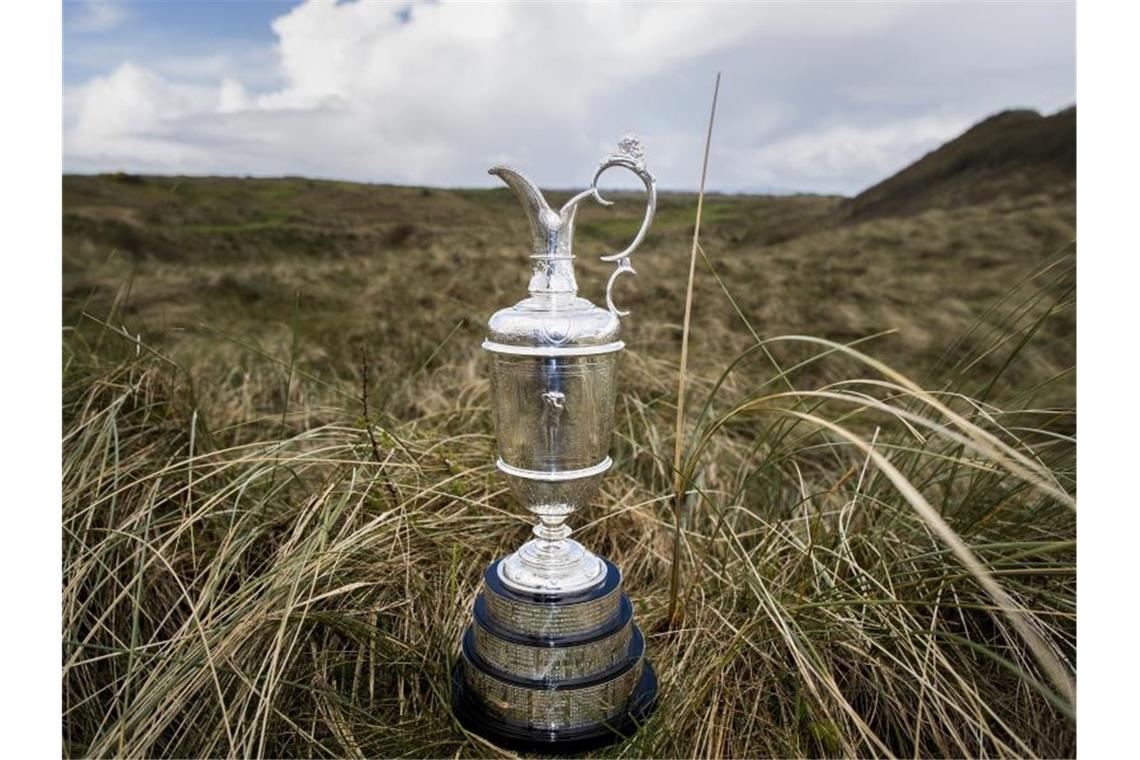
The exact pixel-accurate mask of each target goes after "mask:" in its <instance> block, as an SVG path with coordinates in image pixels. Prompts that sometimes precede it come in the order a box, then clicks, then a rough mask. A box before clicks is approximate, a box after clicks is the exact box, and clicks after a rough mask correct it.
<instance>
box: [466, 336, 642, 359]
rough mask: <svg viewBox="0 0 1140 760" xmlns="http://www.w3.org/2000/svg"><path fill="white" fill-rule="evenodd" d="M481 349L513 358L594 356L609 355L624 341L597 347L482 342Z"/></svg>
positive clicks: (623, 346)
mask: <svg viewBox="0 0 1140 760" xmlns="http://www.w3.org/2000/svg"><path fill="white" fill-rule="evenodd" d="M483 348H485V349H487V350H488V351H493V352H495V353H496V354H513V355H515V356H594V355H595V354H611V353H613V352H614V351H621V350H622V349H623V348H625V341H621V340H615V341H614V342H612V343H603V344H601V345H599V346H512V345H509V344H507V343H496V342H495V341H493V340H485V341H483Z"/></svg>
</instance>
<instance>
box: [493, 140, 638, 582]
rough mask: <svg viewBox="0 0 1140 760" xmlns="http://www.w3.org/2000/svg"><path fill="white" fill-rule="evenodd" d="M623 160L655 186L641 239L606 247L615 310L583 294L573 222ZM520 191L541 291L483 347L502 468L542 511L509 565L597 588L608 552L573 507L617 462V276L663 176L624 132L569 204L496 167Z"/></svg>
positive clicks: (533, 286)
mask: <svg viewBox="0 0 1140 760" xmlns="http://www.w3.org/2000/svg"><path fill="white" fill-rule="evenodd" d="M612 168H623V169H626V170H628V171H631V172H633V173H634V174H635V175H636V176H637V177H638V178H640V179H641V181H642V183H643V184H644V186H645V191H646V194H647V202H646V208H645V215H644V218H643V220H642V224H641V227H640V229H639V230H638V232H637V234H636V236H635V237H634V239H633V241H632V242H631V243H630V244H629V245H628V246H627V247H626V248H625V249H624V250H622V251H619V252H618V253H614V254H610V255H607V256H603V257H602V260H603V261H609V262H613V263H614V264H615V266H616V268H615V270H614V272H613V274H612V275H611V276H610V278H609V282H608V283H607V286H606V304H607V306H608V308H607V309H602V308H599V307H598V306H595V305H594V304H592V303H590V302H589V301H588V300H586V299H584V298H579V297H578V295H577V292H578V283H577V281H576V279H575V277H574V255H573V242H574V221H575V217H576V215H577V211H578V205H579V204H580V203H581V202H582V201H584V200H586V199H587V198H593V199H594V200H596V201H597V202H598V203H601V204H602V205H606V206H608V205H612V203H611V201H608V200H606V199H605V198H604V197H602V195H601V193H600V192H599V191H598V180H599V179H601V177H602V175H603V174H604V173H605V172H606V171H608V170H609V169H612ZM490 171H491V174H494V175H496V176H498V177H500V178H501V179H502V180H503V181H504V182H505V183H506V184H507V186H508V187H510V188H511V189H512V190H513V191H514V193H515V195H516V196H517V197H518V199H519V201H520V203H522V206H523V208H524V210H525V211H526V214H527V220H528V221H529V222H530V231H531V246H530V258H531V260H532V262H533V267H534V269H533V272H532V274H531V278H530V283H529V285H528V290H529V293H530V296H529V297H528V298H525V299H523V300H522V301H520V302H519V303H517V304H515V305H514V306H512V307H510V308H507V309H502V310H500V311H498V312H496V313H495V314H494V315H493V316H492V317H491V319H490V321H489V323H488V336H487V340H486V341H485V342H484V343H483V347H484V348H485V349H487V350H488V353H489V354H490V357H491V380H492V406H493V408H494V415H495V428H496V434H497V439H498V453H499V460H498V466H499V469H500V470H502V471H503V472H504V474H505V475H506V477H507V481H508V483H509V484H510V486H511V490H512V491H513V492H514V494H515V497H516V498H517V499H518V500H519V502H520V503H521V504H522V505H523V506H524V507H525V508H526V509H528V510H530V511H531V512H533V513H534V514H535V515H537V516H538V518H539V523H538V525H537V526H535V528H534V534H535V537H534V538H533V539H531V540H530V541H528V542H527V543H526V544H524V545H523V546H522V547H521V548H520V549H519V550H518V551H517V552H515V553H514V554H512V555H510V556H509V557H507V558H506V559H505V560H504V561H503V562H502V563H501V564H500V566H499V572H500V577H501V578H502V581H503V583H504V584H506V585H507V586H509V587H510V588H513V589H516V590H520V591H528V592H537V593H568V592H576V591H581V590H584V589H589V588H592V587H594V586H597V585H598V584H600V583H602V582H603V580H604V579H605V570H606V568H605V563H603V562H602V561H601V560H599V559H598V558H597V557H596V556H594V555H593V554H592V553H591V552H589V551H588V550H586V549H585V548H583V547H582V545H581V544H579V543H578V542H576V541H572V540H571V539H570V538H569V536H570V533H571V531H570V528H569V527H568V526H567V525H566V524H565V520H566V518H567V517H568V516H569V515H570V514H572V513H573V512H574V511H576V510H577V509H579V508H581V507H582V506H583V505H585V504H586V503H588V501H589V500H590V499H591V498H592V497H593V495H594V493H595V492H596V491H597V488H598V485H599V484H600V482H601V478H602V474H603V473H604V472H605V469H606V468H607V467H608V465H609V456H608V454H609V446H610V436H611V434H612V432H613V414H614V396H615V388H616V380H617V364H618V357H619V355H620V351H621V349H622V347H623V346H624V344H623V343H622V342H621V340H620V339H619V337H618V334H619V332H620V329H621V325H620V319H619V317H621V316H624V315H625V314H626V313H627V312H623V311H620V310H619V309H618V308H617V307H616V306H615V305H614V303H613V286H614V282H615V280H616V279H617V278H618V277H619V276H620V275H621V274H624V273H626V272H631V273H632V272H633V266H632V265H631V264H630V260H629V257H630V255H631V254H632V253H633V252H634V250H635V249H636V248H637V246H638V245H640V244H641V242H642V241H643V240H644V239H645V235H646V232H647V231H648V229H649V225H650V223H651V222H652V220H653V214H654V211H655V209H656V205H657V189H656V183H655V181H654V179H653V175H651V174H650V173H649V172H648V171H647V170H646V168H645V152H644V150H643V149H642V146H641V142H640V140H638V138H637V137H636V136H633V135H630V136H627V137H625V138H623V139H622V140H621V141H620V142H619V144H618V149H617V150H616V151H615V152H614V153H612V154H611V155H610V156H608V157H606V158H605V159H604V160H603V161H602V162H601V163H600V164H599V166H598V169H597V171H596V172H595V173H594V178H593V180H592V181H591V183H590V186H589V187H588V188H587V189H586V190H583V191H582V192H580V193H578V194H577V195H575V196H574V197H572V198H571V199H570V200H569V201H567V202H566V203H565V204H564V205H563V206H562V207H561V208H560V209H559V210H558V211H555V210H554V209H552V208H551V207H550V205H549V204H548V203H547V202H546V199H545V198H544V197H543V195H542V192H541V191H540V190H539V189H538V187H537V186H536V185H535V184H534V183H533V182H531V181H530V180H529V179H527V178H526V177H524V176H523V175H522V174H520V173H519V172H517V171H515V170H514V169H510V168H507V167H504V166H498V167H495V168H493V169H491V170H490Z"/></svg>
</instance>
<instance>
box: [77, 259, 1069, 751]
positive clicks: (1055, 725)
mask: <svg viewBox="0 0 1140 760" xmlns="http://www.w3.org/2000/svg"><path fill="white" fill-rule="evenodd" d="M710 255H711V256H712V257H713V259H714V262H715V254H710ZM1073 261H1074V255H1073V252H1072V251H1071V250H1068V251H1065V252H1063V253H1062V254H1060V255H1058V256H1057V257H1056V258H1054V259H1052V260H1049V261H1047V262H1046V263H1045V264H1043V265H1042V266H1040V267H1039V271H1038V272H1036V273H1035V274H1034V275H1033V276H1031V277H1028V278H1025V279H1024V280H1021V281H1018V282H1019V283H1020V284H1018V285H1016V286H1015V287H1013V288H1012V289H1010V291H1009V292H1008V293H1007V294H1006V295H1005V296H1004V297H1003V298H1001V299H1000V300H999V301H998V302H997V305H996V306H995V307H994V309H993V310H992V311H990V312H988V313H984V314H982V315H980V316H979V319H978V320H977V322H976V323H975V327H974V328H973V330H972V332H971V330H970V329H967V330H965V331H963V335H964V336H965V338H964V340H963V341H962V342H961V343H959V344H957V345H954V346H951V349H950V350H948V351H947V353H946V357H945V360H944V361H943V362H941V363H940V364H937V365H933V366H931V368H930V371H929V373H928V374H927V377H926V378H925V380H924V382H923V383H922V384H921V385H920V384H919V383H918V382H917V381H914V380H910V379H908V378H907V377H905V376H904V375H902V374H901V373H898V372H896V371H894V370H892V369H890V368H889V367H888V366H886V365H884V364H882V363H880V362H879V361H877V360H876V359H873V358H871V357H872V356H875V355H876V347H877V346H879V345H883V344H884V343H885V342H888V341H890V340H891V338H889V337H888V338H879V339H870V340H863V341H861V342H858V343H857V345H855V346H853V347H848V346H845V345H843V344H841V343H836V342H829V341H822V340H818V339H809V338H797V337H780V338H767V339H764V338H762V337H761V338H760V340H762V341H763V346H764V347H765V348H766V349H767V352H769V353H770V354H771V356H772V359H771V360H769V359H768V358H767V357H766V356H765V355H764V354H765V352H764V351H762V350H761V349H760V348H759V346H760V345H761V344H760V343H759V342H758V341H757V338H756V337H751V336H753V335H756V336H759V331H758V330H757V329H756V326H755V325H750V326H747V325H744V324H741V323H739V322H738V323H737V324H738V327H737V328H736V329H737V331H738V332H739V333H740V334H742V335H743V336H745V343H746V345H748V346H749V347H748V348H746V349H745V352H744V353H743V354H742V355H741V356H740V357H739V361H737V362H735V363H734V364H732V365H725V364H721V366H720V368H719V371H714V372H705V373H699V372H698V373H696V374H695V375H694V376H693V377H692V378H691V388H692V389H693V390H692V393H693V394H694V395H693V397H692V401H693V404H694V406H693V408H694V410H700V415H699V421H698V422H697V428H696V432H695V433H694V437H693V439H692V440H691V441H690V442H689V444H688V445H687V446H686V452H687V456H686V459H685V467H686V475H687V476H688V477H689V478H690V479H691V481H692V482H693V483H695V484H696V488H695V490H694V493H693V495H692V496H691V497H690V500H689V503H688V506H687V507H686V515H685V523H684V531H683V534H682V541H681V546H682V551H683V560H684V568H685V572H684V575H683V578H684V579H685V580H686V584H685V587H684V594H683V611H684V618H683V621H682V623H681V625H680V627H679V628H678V629H676V630H672V631H670V630H667V629H664V628H661V627H657V625H656V624H657V623H659V621H663V620H664V619H665V617H666V613H667V607H668V595H667V588H668V576H669V565H670V557H671V543H672V534H671V528H670V522H671V515H670V509H669V500H670V497H671V491H672V479H673V472H672V471H671V467H670V465H669V462H670V460H671V454H672V443H673V440H672V423H673V414H674V412H675V408H674V406H673V404H672V401H671V399H672V392H671V389H670V385H671V383H672V380H673V378H675V377H676V371H677V367H676V365H675V364H672V363H671V362H672V361H675V359H673V358H672V357H671V355H670V354H669V353H668V352H657V351H651V350H645V349H641V350H639V349H638V348H637V344H636V343H634V348H633V350H632V351H631V352H630V355H629V356H628V357H627V361H626V362H625V364H624V365H623V370H622V372H623V375H622V382H623V385H622V388H623V392H622V393H621V395H620V397H619V401H618V403H619V424H618V430H617V432H616V435H615V447H614V448H615V451H614V459H615V467H614V469H613V471H612V474H611V475H609V476H608V477H607V479H606V481H605V485H604V488H603V492H602V494H601V496H600V497H599V498H598V499H597V501H596V504H595V505H593V506H592V507H591V508H590V509H588V510H587V511H586V512H585V513H584V514H582V515H581V516H580V517H579V519H578V520H577V525H578V526H579V537H580V538H581V539H582V540H583V541H584V542H585V543H586V544H587V545H589V546H591V547H593V548H595V549H596V550H598V551H600V552H602V553H604V554H606V555H608V556H609V557H611V558H612V559H613V560H615V561H616V562H617V563H618V564H619V565H620V566H621V567H622V568H623V569H624V571H625V573H626V576H627V579H628V580H627V583H628V589H629V592H630V594H631V596H632V597H633V599H634V600H635V604H636V606H637V615H638V617H639V619H640V620H641V621H642V622H643V624H644V625H645V626H646V627H647V628H648V629H649V631H648V632H649V637H648V640H649V652H650V656H651V657H652V659H653V661H654V663H655V665H656V666H657V668H658V669H659V672H660V676H661V683H662V687H663V690H662V701H661V705H660V709H659V710H658V711H657V713H656V714H655V716H654V717H653V718H652V719H651V721H650V723H649V724H648V725H647V726H645V727H644V729H643V730H642V731H641V732H640V733H639V734H638V735H637V736H636V737H635V738H634V739H633V740H632V741H630V742H628V743H626V744H624V745H621V746H619V747H616V748H614V749H611V750H609V751H607V752H606V753H605V754H612V755H620V756H626V757H635V756H686V757H754V756H779V757H784V756H821V755H822V756H837V755H844V756H852V755H859V756H864V755H867V756H872V755H873V756H883V755H908V756H910V755H914V756H932V755H933V756H983V755H1001V756H1017V757H1022V756H1033V755H1040V756H1066V755H1071V754H1072V753H1073V752H1074V751H1075V750H1074V746H1075V745H1074V736H1075V724H1074V722H1073V717H1072V702H1071V699H1070V694H1069V688H1070V686H1069V679H1070V678H1071V677H1072V673H1073V668H1074V664H1075V628H1076V626H1075V600H1076V576H1075V515H1074V511H1073V506H1072V500H1073V494H1075V482H1074V477H1075V469H1074V454H1075V441H1074V439H1073V438H1072V436H1071V433H1072V431H1073V430H1074V428H1075V420H1074V415H1075V410H1074V409H1073V407H1072V405H1071V404H1070V405H1067V406H1066V405H1063V404H1062V405H1058V404H1055V403H1053V401H1051V400H1049V399H1054V398H1057V397H1062V398H1063V397H1064V396H1065V395H1066V394H1067V393H1069V392H1070V391H1069V390H1066V388H1071V377H1070V376H1069V374H1068V373H1067V371H1066V370H1067V368H1064V369H1062V370H1060V371H1055V372H1054V371H1049V370H1046V371H1044V372H1042V370H1043V369H1044V367H1043V366H1042V364H1041V360H1039V359H1033V357H1035V356H1037V354H1035V353H1034V348H1035V346H1036V345H1037V341H1039V340H1042V339H1043V338H1042V336H1046V335H1048V334H1049V333H1050V331H1051V330H1056V329H1060V330H1061V334H1063V333H1064V327H1063V325H1064V323H1065V321H1066V320H1071V318H1072V315H1071V311H1072V291H1071V285H1072V279H1073ZM713 269H714V270H716V266H715V263H714V266H713ZM706 280H709V281H711V282H713V283H715V282H716V279H715V278H712V277H706ZM721 284H722V285H723V287H724V291H721V292H714V293H713V296H714V297H717V298H719V300H720V303H724V304H728V305H729V307H730V308H731V304H732V302H733V301H732V300H729V299H726V298H725V296H726V295H728V296H730V297H731V298H732V299H733V300H735V301H736V306H737V307H738V308H740V313H741V314H744V315H747V314H748V313H749V312H748V309H747V308H746V307H744V306H741V305H740V300H741V299H739V298H737V295H736V294H735V293H733V292H732V285H731V281H729V280H721ZM718 290H719V286H718ZM125 298H126V296H125V295H124V296H123V298H120V299H119V300H118V304H119V306H118V307H116V308H121V307H122V305H123V303H124V299H125ZM698 303H699V302H698ZM85 313H86V315H87V316H80V317H77V318H76V321H75V322H74V328H75V329H69V330H68V332H67V334H66V336H65V342H64V362H65V382H66V385H65V388H64V421H65V440H64V463H63V466H64V483H63V489H64V503H63V510H64V525H63V527H64V534H63V541H64V563H65V564H64V577H65V587H64V590H63V614H64V631H63V663H64V671H63V690H64V707H65V713H64V716H63V731H64V739H65V752H66V754H68V755H92V756H106V755H116V756H213V755H242V756H302V755H303V756H454V755H480V756H482V755H486V756H493V755H498V754H500V753H499V752H498V751H497V750H495V749H494V748H491V747H489V746H487V745H486V744H484V743H482V742H480V741H479V740H476V739H474V738H473V737H467V736H465V735H464V734H463V733H462V731H461V730H460V729H459V727H458V726H457V724H456V723H455V722H454V721H453V720H452V719H451V717H450V715H449V712H448V669H449V666H450V663H451V661H452V659H453V658H454V656H455V652H456V642H457V640H458V637H459V634H460V631H461V629H462V628H463V626H464V625H465V624H466V622H467V620H468V617H469V613H470V607H471V603H472V601H473V598H474V595H475V593H476V592H477V590H478V588H477V584H478V581H479V578H480V574H481V571H482V569H483V567H484V566H485V565H486V564H487V563H488V562H490V561H491V560H492V559H493V558H495V557H496V556H498V555H501V554H503V553H504V552H506V551H508V550H509V549H510V548H511V547H513V546H514V545H515V544H517V543H518V541H519V540H520V539H521V537H522V536H523V535H524V534H525V531H526V520H525V518H524V517H523V516H522V515H521V514H520V510H518V509H517V507H516V506H515V505H514V504H513V503H512V500H511V498H510V496H509V494H508V492H507V490H506V487H505V484H504V483H503V482H502V481H501V479H500V478H499V477H497V476H496V475H495V473H494V470H493V467H492V466H491V462H492V456H491V445H492V441H491V426H490V418H489V414H488V409H487V392H488V388H487V383H486V381H485V380H484V379H483V374H484V373H483V367H482V359H481V358H480V357H478V354H477V350H476V349H475V348H474V347H472V346H469V345H467V344H468V343H470V341H465V342H459V343H457V342H454V339H451V340H448V341H447V342H445V343H444V345H445V349H444V350H442V351H440V352H437V353H436V356H435V358H432V359H430V360H429V361H425V358H426V357H425V356H423V355H421V356H420V357H417V361H418V362H419V363H420V364H424V365H426V366H425V367H424V368H423V369H422V370H420V371H418V372H416V371H410V372H407V373H406V374H403V375H401V376H398V377H393V376H392V375H391V373H389V374H387V375H385V373H384V372H382V371H380V370H379V369H378V368H377V367H375V366H373V367H368V368H366V372H367V373H369V374H370V375H371V376H372V378H373V383H372V389H371V392H372V393H373V394H375V395H374V396H373V398H372V410H373V411H372V414H373V415H374V416H373V417H372V418H371V419H367V420H366V419H365V418H364V413H363V411H362V409H363V407H362V405H361V403H360V401H361V400H360V398H359V392H360V387H361V385H360V383H359V378H358V377H352V372H351V370H350V369H349V366H350V365H347V364H346V365H345V366H343V367H341V369H340V372H341V373H343V374H342V375H340V376H338V375H337V374H335V373H334V374H333V375H332V377H331V378H330V377H329V373H328V372H327V370H324V371H322V367H323V366H324V365H323V364H322V362H326V361H327V357H324V358H322V354H321V349H320V348H319V347H314V346H309V345H305V344H304V343H303V342H302V341H300V340H299V339H298V337H297V336H298V334H299V333H300V332H301V330H300V329H291V328H289V327H288V326H278V327H276V328H273V329H267V330H265V331H262V332H259V333H258V335H257V337H256V338H251V337H249V336H248V335H246V336H244V337H239V338H234V339H227V338H226V337H224V336H223V335H221V334H220V333H218V332H216V331H215V332H206V331H200V333H199V334H198V335H197V336H196V337H195V336H185V335H183V336H181V337H179V336H174V337H172V338H170V339H169V341H168V343H167V344H163V343H162V341H161V340H156V341H150V340H140V339H139V338H138V336H137V334H136V333H133V332H131V330H129V329H127V330H124V329H122V328H120V327H119V325H120V324H121V322H122V321H124V320H123V319H121V318H119V317H118V315H116V314H115V312H114V311H111V312H110V313H111V318H110V319H107V318H106V317H107V314H103V315H102V316H96V314H95V312H93V311H92V310H87V311H86V312H85ZM733 313H734V314H735V311H733ZM637 317H638V315H635V317H634V319H637ZM126 321H128V322H129V321H130V319H129V318H127V320H126ZM1058 322H1060V323H1061V324H1062V327H1061V328H1057V324H1056V323H1058ZM112 325H113V326H112ZM697 329H698V330H699V326H698V328H697ZM235 332H236V331H235ZM155 334H156V335H158V336H159V337H160V338H161V333H157V332H156V333H155ZM444 334H445V336H446V332H445V333H444ZM697 335H698V336H700V333H699V332H698V333H697ZM187 338H190V340H187ZM441 342H442V341H441ZM437 345H438V344H437ZM1047 345H1048V344H1047ZM168 347H172V348H173V349H174V350H173V351H167V348H168ZM191 348H192V349H193V350H191ZM425 353H426V352H425ZM176 357H177V358H176ZM187 357H189V360H187ZM706 358H707V357H706ZM1027 358H1028V359H1033V361H1036V362H1038V363H1037V364H1030V366H1028V367H1026V366H1024V364H1025V361H1024V360H1026V359H1027ZM356 361H357V362H358V361H359V357H357V358H356ZM773 362H775V363H776V364H778V365H779V367H780V368H781V369H780V370H777V369H775V368H774V367H773V366H772V363H773ZM710 363H711V361H710ZM994 367H996V369H994ZM985 368H989V369H985ZM1003 372H1011V373H1012V372H1016V373H1018V375H1017V376H1018V377H1019V378H1020V377H1024V376H1035V377H1036V380H1035V382H1032V383H1027V382H1024V381H1021V380H1019V381H1018V383H1017V384H1016V385H1010V384H1008V383H1006V382H1005V379H1004V377H1005V376H1004V375H1003ZM369 430H370V431H371V433H372V439H374V441H375V449H374V448H373V442H372V440H370V436H369V435H368V432H369ZM374 452H375V453H374ZM376 453H378V455H379V461H377V460H376Z"/></svg>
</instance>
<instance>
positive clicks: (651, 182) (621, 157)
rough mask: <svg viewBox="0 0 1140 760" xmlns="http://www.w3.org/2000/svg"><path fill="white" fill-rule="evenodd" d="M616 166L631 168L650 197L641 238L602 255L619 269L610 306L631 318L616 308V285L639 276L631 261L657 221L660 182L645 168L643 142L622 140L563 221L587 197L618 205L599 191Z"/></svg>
mask: <svg viewBox="0 0 1140 760" xmlns="http://www.w3.org/2000/svg"><path fill="white" fill-rule="evenodd" d="M614 167H621V168H623V169H628V170H629V171H631V172H633V173H634V174H636V175H637V177H638V178H639V179H640V180H641V181H642V183H643V184H644V185H645V192H646V195H647V196H648V197H647V199H646V204H645V217H644V218H643V219H642V221H641V229H639V230H638V231H637V235H636V236H635V237H634V238H633V241H632V242H631V243H630V244H629V245H628V246H626V247H625V250H623V251H620V252H618V253H611V254H609V255H607V256H601V257H600V258H601V260H602V261H610V262H613V263H614V264H616V266H617V268H616V269H614V272H613V274H611V275H610V279H609V281H608V282H607V283H606V306H608V307H609V310H610V311H611V312H613V313H614V314H615V315H617V316H619V317H626V316H629V311H622V310H621V309H619V308H618V307H616V306H614V298H613V295H614V282H615V281H616V280H617V278H618V276H620V275H622V274H625V273H626V272H629V273H630V274H637V271H636V270H634V268H633V264H631V263H630V262H629V256H630V254H632V253H633V252H634V250H636V249H637V247H638V246H639V245H641V241H643V240H644V239H645V235H646V233H647V232H649V225H650V224H651V223H652V222H653V214H654V212H655V211H656V210H657V180H656V179H654V178H653V175H652V174H650V173H649V171H648V170H647V169H646V168H645V149H644V148H643V147H642V145H641V139H640V138H639V137H638V136H637V135H634V134H629V135H626V136H625V137H623V138H622V139H621V140H620V141H618V147H617V150H616V151H615V152H614V153H612V154H611V155H609V156H608V157H607V158H605V159H604V160H603V161H602V163H601V164H600V165H599V166H598V170H597V171H596V172H595V173H594V179H593V181H592V182H591V183H590V187H589V188H588V189H586V190H583V191H582V192H581V193H578V195H575V196H574V197H573V198H571V199H570V200H569V201H567V202H566V205H564V206H563V207H562V210H561V216H562V218H563V219H566V218H567V214H568V212H570V211H571V210H572V209H573V208H574V207H575V206H576V205H577V204H578V202H579V201H581V200H584V199H585V198H587V197H593V199H594V200H596V201H597V202H598V203H600V204H601V205H603V206H612V205H614V202H613V201H610V200H606V199H605V198H603V197H602V194H601V193H600V192H599V191H598V180H599V179H601V176H602V175H603V174H605V173H606V171H607V170H609V169H612V168H614Z"/></svg>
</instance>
